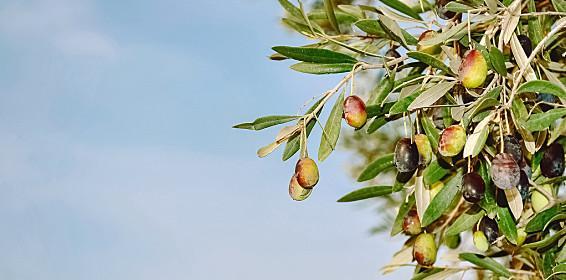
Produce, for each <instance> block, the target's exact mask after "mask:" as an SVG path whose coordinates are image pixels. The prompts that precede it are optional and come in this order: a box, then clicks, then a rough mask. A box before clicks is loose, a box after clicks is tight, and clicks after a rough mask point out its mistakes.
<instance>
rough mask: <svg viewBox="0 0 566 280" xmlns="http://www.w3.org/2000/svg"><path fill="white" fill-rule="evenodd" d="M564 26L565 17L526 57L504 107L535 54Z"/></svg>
mask: <svg viewBox="0 0 566 280" xmlns="http://www.w3.org/2000/svg"><path fill="white" fill-rule="evenodd" d="M564 27H566V19H563V20H562V22H561V23H560V24H558V25H557V26H556V27H554V28H553V29H552V30H551V31H550V32H548V34H546V36H545V37H544V38H543V39H542V40H541V41H540V42H539V44H538V45H537V47H536V48H535V49H534V50H533V52H532V53H531V55H530V56H529V58H527V61H526V63H525V67H524V68H523V69H521V70H520V71H519V75H517V77H515V80H514V81H513V89H512V90H511V97H509V100H507V104H506V107H509V106H511V102H513V98H515V95H516V94H517V88H518V87H519V82H520V81H521V78H522V77H523V74H525V71H527V69H528V68H529V65H530V64H531V62H532V61H533V59H534V58H535V56H536V55H537V54H538V52H539V51H540V50H541V49H542V48H544V44H545V43H546V41H548V40H550V38H551V37H552V36H554V34H556V33H557V32H558V31H559V30H560V29H562V28H564Z"/></svg>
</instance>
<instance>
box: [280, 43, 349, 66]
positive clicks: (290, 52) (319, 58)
mask: <svg viewBox="0 0 566 280" xmlns="http://www.w3.org/2000/svg"><path fill="white" fill-rule="evenodd" d="M272 49H273V50H274V51H276V52H278V53H280V54H282V55H284V56H286V57H288V58H292V59H295V60H300V61H304V62H313V63H356V62H357V60H356V59H355V58H353V57H351V56H349V55H347V54H343V53H339V52H335V51H331V50H327V49H319V48H303V47H287V46H277V47H273V48H272Z"/></svg>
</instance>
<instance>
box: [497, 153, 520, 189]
mask: <svg viewBox="0 0 566 280" xmlns="http://www.w3.org/2000/svg"><path fill="white" fill-rule="evenodd" d="M520 178H521V174H520V169H519V165H517V163H516V162H515V160H514V159H513V156H512V155H510V154H507V153H500V154H498V155H496V156H495V157H494V158H493V161H492V162H491V179H492V180H493V183H494V184H495V185H496V186H497V187H498V188H500V189H504V190H505V189H510V188H514V187H516V186H517V185H518V184H519V179H520Z"/></svg>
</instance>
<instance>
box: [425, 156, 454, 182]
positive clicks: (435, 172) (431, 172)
mask: <svg viewBox="0 0 566 280" xmlns="http://www.w3.org/2000/svg"><path fill="white" fill-rule="evenodd" d="M449 173H450V169H445V168H443V167H442V166H440V164H438V161H432V162H431V163H430V164H429V165H428V166H427V167H426V168H425V169H424V171H423V179H424V183H425V185H427V186H430V185H432V184H434V183H436V182H438V181H440V180H441V179H442V178H444V176H446V175H448V174H449Z"/></svg>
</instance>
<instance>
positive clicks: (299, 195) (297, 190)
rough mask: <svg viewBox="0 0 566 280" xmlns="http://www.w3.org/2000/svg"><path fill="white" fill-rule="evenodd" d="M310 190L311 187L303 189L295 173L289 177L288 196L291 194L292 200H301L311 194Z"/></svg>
mask: <svg viewBox="0 0 566 280" xmlns="http://www.w3.org/2000/svg"><path fill="white" fill-rule="evenodd" d="M311 192H312V189H305V188H303V187H301V185H299V182H298V181H297V175H296V174H295V175H293V177H291V182H289V196H291V198H292V199H293V200H296V201H303V200H305V199H307V198H308V197H309V196H310V195H311Z"/></svg>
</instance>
